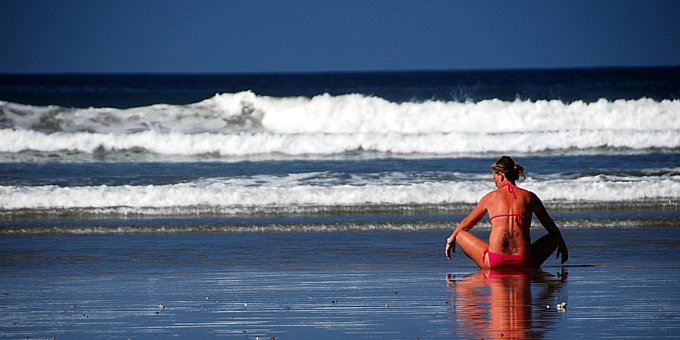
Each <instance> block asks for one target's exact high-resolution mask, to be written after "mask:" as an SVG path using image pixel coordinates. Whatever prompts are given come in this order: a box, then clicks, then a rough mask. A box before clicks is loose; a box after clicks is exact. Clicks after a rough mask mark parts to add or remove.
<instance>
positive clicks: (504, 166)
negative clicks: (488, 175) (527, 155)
mask: <svg viewBox="0 0 680 340" xmlns="http://www.w3.org/2000/svg"><path fill="white" fill-rule="evenodd" d="M491 171H493V172H502V173H503V174H505V178H507V179H508V180H509V181H511V182H514V181H516V180H518V179H519V178H520V177H521V178H522V179H525V178H526V176H524V167H523V166H521V165H520V164H517V163H515V161H514V160H513V159H512V157H510V156H503V157H501V158H499V159H498V160H497V161H496V162H495V163H493V164H491Z"/></svg>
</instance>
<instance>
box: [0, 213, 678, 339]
mask: <svg viewBox="0 0 680 340" xmlns="http://www.w3.org/2000/svg"><path fill="white" fill-rule="evenodd" d="M563 232H564V235H565V238H566V239H567V242H569V245H570V255H571V258H570V261H569V265H568V266H565V267H560V266H559V265H558V262H557V261H556V260H554V259H549V260H548V262H547V263H546V264H545V265H544V266H543V268H542V269H543V270H542V271H541V272H532V273H528V274H527V273H509V274H508V273H506V274H502V275H501V274H498V273H486V272H481V271H479V270H477V269H476V268H475V267H474V266H473V265H472V263H471V262H470V261H469V260H468V259H466V258H464V257H463V255H462V254H461V253H460V252H459V253H456V255H455V257H454V260H453V261H451V262H450V261H448V260H447V259H446V258H445V257H444V255H443V245H444V240H445V238H446V236H447V232H442V231H421V232H384V231H383V232H343V233H330V232H329V233H280V234H279V233H241V234H209V233H205V234H152V235H145V234H132V235H130V234H129V235H75V236H74V235H62V236H60V235H50V236H16V237H10V236H3V237H2V238H0V337H2V338H22V339H25V338H27V337H28V338H52V337H56V338H68V339H90V338H103V337H106V338H124V339H127V338H133V339H135V338H169V337H180V338H196V337H214V336H228V337H235V338H241V339H244V338H251V339H255V338H257V337H259V338H262V339H271V338H272V337H274V338H276V339H298V338H343V339H344V338H348V337H350V338H390V339H416V338H420V339H427V338H432V339H441V338H452V337H459V338H482V337H483V338H499V339H500V338H504V339H507V338H518V339H521V338H531V339H535V338H547V339H550V338H565V337H567V338H621V337H633V338H645V337H646V338H660V337H668V338H677V337H679V336H680V285H679V284H678V282H680V271H679V269H680V259H678V258H677V255H679V254H680V228H677V227H669V228H655V229H638V228H630V229H583V230H579V229H567V230H564V231H563ZM477 233H478V234H479V235H480V236H482V237H484V236H485V235H486V233H487V231H484V230H480V231H477ZM534 233H535V235H534V237H535V238H536V237H538V236H540V231H535V232H534ZM560 303H566V308H565V309H563V310H558V309H557V308H556V306H557V305H558V304H560Z"/></svg>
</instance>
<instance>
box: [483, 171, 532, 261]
mask: <svg viewBox="0 0 680 340" xmlns="http://www.w3.org/2000/svg"><path fill="white" fill-rule="evenodd" d="M488 196H489V197H488V199H487V202H486V208H487V212H488V214H489V218H490V220H491V234H490V235H489V251H491V252H494V253H499V254H522V255H529V254H530V253H531V235H530V231H529V230H530V227H531V216H532V214H533V207H532V206H533V194H532V193H531V192H529V191H527V190H524V189H521V188H518V187H516V186H514V185H512V184H510V183H508V184H507V185H505V186H503V187H501V188H498V189H497V190H495V191H493V192H491V193H489V195H488Z"/></svg>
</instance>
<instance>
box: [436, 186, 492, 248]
mask: <svg viewBox="0 0 680 340" xmlns="http://www.w3.org/2000/svg"><path fill="white" fill-rule="evenodd" d="M488 196H489V194H487V195H486V196H484V197H483V198H482V199H481V200H480V201H479V203H477V205H476V206H475V208H474V209H472V211H471V212H470V214H468V215H467V216H466V217H465V218H464V219H463V220H462V221H460V223H458V226H457V227H456V228H455V229H454V230H453V232H452V233H451V236H449V238H448V239H446V250H445V251H446V257H448V258H449V259H451V252H454V253H455V252H456V236H457V235H458V233H459V232H461V231H468V230H470V229H472V228H473V227H474V226H475V225H477V223H479V221H481V220H482V218H483V217H484V215H485V214H486V202H487V200H488Z"/></svg>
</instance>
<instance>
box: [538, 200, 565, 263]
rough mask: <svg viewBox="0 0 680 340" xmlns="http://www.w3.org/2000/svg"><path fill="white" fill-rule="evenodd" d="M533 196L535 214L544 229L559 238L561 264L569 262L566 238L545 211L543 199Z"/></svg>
mask: <svg viewBox="0 0 680 340" xmlns="http://www.w3.org/2000/svg"><path fill="white" fill-rule="evenodd" d="M532 195H533V201H534V214H536V217H538V220H539V222H541V225H543V228H545V230H547V231H548V233H549V234H551V235H555V236H556V237H557V240H558V243H557V257H560V256H562V259H561V260H562V261H561V262H562V263H565V262H567V259H568V258H569V251H568V250H567V243H566V242H564V238H563V237H562V233H561V232H560V229H559V228H557V225H555V221H553V219H552V218H551V217H550V215H548V211H547V210H546V209H545V206H543V202H541V199H540V198H538V196H536V195H535V194H532Z"/></svg>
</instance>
